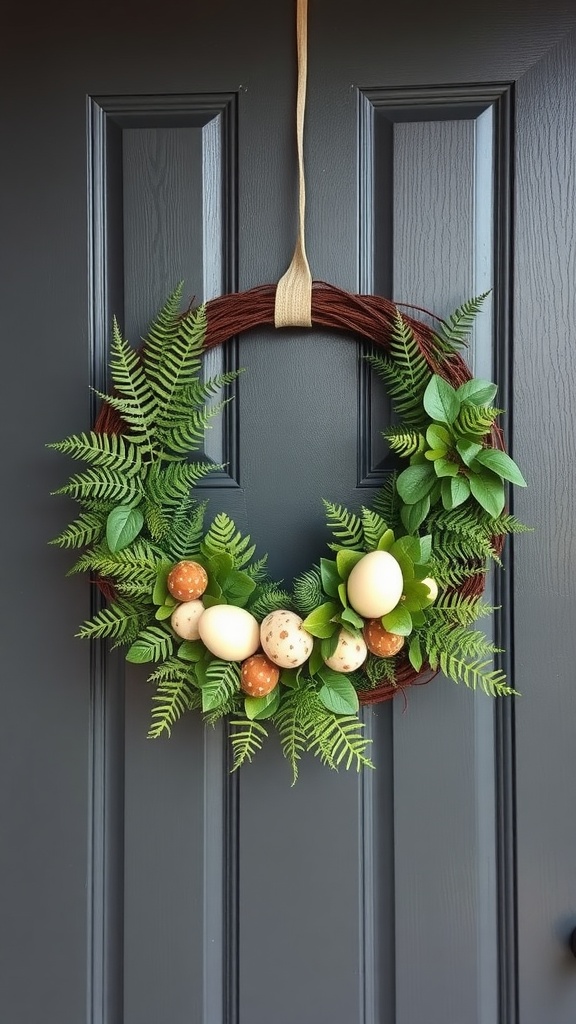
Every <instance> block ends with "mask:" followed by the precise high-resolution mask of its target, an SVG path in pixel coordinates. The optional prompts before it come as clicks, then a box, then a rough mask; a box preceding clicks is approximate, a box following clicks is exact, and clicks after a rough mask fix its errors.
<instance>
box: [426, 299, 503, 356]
mask: <svg viewBox="0 0 576 1024" xmlns="http://www.w3.org/2000/svg"><path fill="white" fill-rule="evenodd" d="M489 294H490V292H484V293H483V294H482V295H478V296H476V298H473V299H469V300H468V301H467V302H465V303H464V304H463V305H462V306H459V307H458V309H456V310H455V311H454V312H453V313H452V314H451V315H450V316H449V317H448V319H447V320H443V321H442V325H441V328H440V330H439V331H438V332H437V334H438V339H437V340H439V341H440V342H441V343H443V346H448V347H449V348H450V349H451V350H452V351H456V350H457V349H460V348H462V347H463V346H464V345H466V344H467V342H468V339H469V336H470V332H471V330H472V328H473V326H474V321H475V319H476V317H477V315H478V313H479V312H480V309H481V308H482V303H483V302H484V299H485V298H486V297H487V296H488V295H489Z"/></svg>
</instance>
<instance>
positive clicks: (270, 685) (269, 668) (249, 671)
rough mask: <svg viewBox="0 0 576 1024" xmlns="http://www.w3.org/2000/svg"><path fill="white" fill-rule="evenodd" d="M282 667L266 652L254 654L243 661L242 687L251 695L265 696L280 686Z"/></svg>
mask: <svg viewBox="0 0 576 1024" xmlns="http://www.w3.org/2000/svg"><path fill="white" fill-rule="evenodd" d="M279 678H280V669H279V668H278V667H277V666H276V665H274V663H273V662H272V661H270V659H269V658H267V657H266V655H265V654H253V655H252V657H251V658H247V659H246V661H243V662H242V672H241V677H240V689H242V690H243V691H244V693H247V694H248V696H249V697H265V696H266V694H267V693H271V692H272V690H273V689H274V688H275V687H276V686H278V680H279Z"/></svg>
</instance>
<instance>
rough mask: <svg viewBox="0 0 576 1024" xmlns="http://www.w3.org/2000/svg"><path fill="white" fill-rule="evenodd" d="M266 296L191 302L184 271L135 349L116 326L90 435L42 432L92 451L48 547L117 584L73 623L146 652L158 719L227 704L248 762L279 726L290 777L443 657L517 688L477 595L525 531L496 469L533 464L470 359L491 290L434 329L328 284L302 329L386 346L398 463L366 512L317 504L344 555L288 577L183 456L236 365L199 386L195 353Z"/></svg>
mask: <svg viewBox="0 0 576 1024" xmlns="http://www.w3.org/2000/svg"><path fill="white" fill-rule="evenodd" d="M275 295H276V286H275V285H266V286H262V287H258V288H253V289H251V290H249V291H246V292H242V293H238V294H231V295H225V296H222V297H220V298H217V299H214V300H212V301H211V302H209V303H207V304H206V305H205V306H201V307H198V308H197V309H188V310H187V311H186V312H184V313H181V312H180V302H181V288H178V289H177V290H176V291H175V292H174V293H173V295H172V296H171V297H170V298H169V300H168V301H167V303H166V305H165V306H164V308H163V310H162V311H161V312H160V314H159V315H158V317H157V319H156V320H155V322H154V323H153V324H152V326H151V328H150V330H149V333H148V336H147V338H146V339H145V342H144V347H143V349H142V351H141V352H136V351H135V350H134V349H133V348H131V346H130V345H129V344H128V343H127V342H126V341H125V340H124V339H123V337H122V335H121V333H120V331H119V329H118V326H117V325H116V324H115V325H114V339H113V345H112V358H111V375H112V380H113V383H114V393H113V394H112V395H101V396H100V397H101V398H102V399H103V404H102V407H101V410H100V413H99V415H98V418H97V421H96V423H95V426H94V430H93V431H91V432H90V433H89V434H80V435H74V436H73V437H70V438H67V439H66V440H65V441H62V442H58V443H57V444H54V445H51V446H50V447H53V448H56V449H57V450H58V451H61V452H63V453H65V454H68V455H72V456H73V457H75V458H80V459H83V460H84V461H86V462H88V463H89V467H90V468H89V469H88V470H87V471H86V472H84V473H81V474H76V475H75V476H73V477H71V478H70V481H69V482H68V483H67V484H66V485H65V486H64V487H62V488H60V489H59V491H57V492H55V493H58V494H67V495H70V496H72V497H73V498H75V499H76V500H78V501H79V502H80V505H81V509H82V511H81V515H80V517H79V518H78V519H77V520H75V521H74V522H73V523H72V524H70V526H69V527H68V528H67V529H66V530H65V531H64V532H63V533H62V534H61V535H60V536H59V537H57V538H55V540H54V541H53V542H52V543H55V544H58V545H60V546H62V547H77V548H80V547H82V548H85V549H86V550H85V551H84V552H83V554H82V555H81V556H80V559H79V560H78V561H77V563H76V564H75V566H73V568H72V570H71V571H72V572H74V571H89V572H90V573H92V574H93V577H94V578H95V579H96V581H97V583H98V585H99V586H100V589H101V590H102V592H103V594H104V596H105V597H106V599H107V605H106V607H104V608H103V609H101V610H100V611H99V612H97V613H96V615H94V616H93V617H92V619H90V620H89V621H88V622H86V623H84V624H83V626H82V627H81V629H80V633H79V635H80V636H82V637H87V638H92V639H96V638H100V637H111V638H113V639H114V641H115V643H116V644H122V645H127V646H128V652H127V655H126V657H127V660H128V661H132V662H136V663H143V662H152V663H154V664H155V665H156V668H155V670H154V671H153V672H152V675H151V676H150V677H149V678H150V680H151V681H152V682H154V683H155V684H156V687H157V689H156V694H155V697H154V702H155V703H154V707H153V712H152V726H151V730H150V735H151V736H159V735H162V734H163V733H168V734H169V732H170V728H171V726H172V725H173V724H174V723H175V721H176V720H177V719H178V718H179V717H180V715H181V714H182V713H183V712H184V711H186V710H191V709H194V708H199V709H200V710H201V711H202V713H203V714H204V717H205V719H206V720H207V721H209V722H213V721H215V720H216V719H218V718H220V717H227V718H228V719H229V721H230V726H231V738H232V744H233V752H234V765H233V767H234V768H236V767H239V765H240V764H242V763H243V762H244V761H245V760H251V759H252V756H253V755H254V753H255V752H256V751H257V750H258V749H259V747H260V746H261V745H262V742H263V740H264V739H265V737H266V735H267V729H266V727H267V725H269V724H270V723H272V724H274V725H275V726H276V728H277V730H278V732H279V733H280V739H281V742H282V746H283V750H284V753H285V755H286V756H287V758H288V759H289V761H290V762H291V764H292V768H293V773H294V779H295V778H296V775H297V767H298V760H299V757H300V755H301V752H302V751H303V750H304V749H308V750H311V751H312V752H313V753H314V754H316V755H317V756H319V757H320V758H321V759H322V761H323V762H324V763H326V764H327V765H328V766H330V767H332V768H337V767H339V766H344V767H347V768H349V767H351V766H354V767H356V768H357V769H358V770H360V768H362V767H363V766H372V764H371V761H370V760H369V758H368V755H367V747H368V744H369V741H368V740H367V739H366V738H364V737H363V735H362V728H363V726H362V723H361V722H360V721H359V719H358V717H357V712H358V707H359V704H373V703H378V702H381V701H385V700H389V699H390V698H392V697H394V696H395V695H396V694H397V693H400V692H402V693H404V692H405V690H406V688H407V687H409V686H412V685H414V684H419V683H423V682H427V681H429V680H430V679H431V678H432V677H433V676H434V675H435V674H436V673H437V672H439V671H442V672H444V674H446V675H448V676H449V677H451V678H452V679H453V680H454V681H456V682H464V683H465V684H466V685H467V686H469V687H470V688H472V689H475V688H477V687H480V688H482V689H484V690H485V691H486V692H487V693H489V694H491V695H493V696H499V695H508V694H511V693H513V692H514V691H513V690H512V689H511V687H509V686H508V684H507V682H506V679H505V677H504V675H503V673H502V672H501V671H499V670H496V669H494V668H493V666H492V664H491V662H492V659H493V655H494V653H496V648H494V646H493V645H491V644H489V643H488V641H487V640H486V637H485V636H484V634H483V632H481V631H479V630H476V629H472V628H471V626H472V624H473V623H474V622H475V621H476V619H477V618H479V617H480V616H481V615H485V614H489V613H490V612H491V611H493V609H492V608H490V607H489V606H488V605H486V604H485V603H484V602H483V601H482V594H483V591H484V586H485V575H486V571H487V568H488V563H489V561H490V560H493V561H496V562H497V563H499V561H500V558H499V556H500V554H501V551H502V545H503V540H504V536H505V534H507V533H511V532H520V531H522V530H525V529H526V527H524V526H523V525H522V524H521V523H519V522H518V520H516V519H515V517H513V516H512V515H510V514H508V513H507V512H506V510H505V507H504V506H505V491H504V488H505V486H506V485H507V484H508V483H515V484H519V485H521V486H524V480H523V478H522V475H521V473H520V471H519V469H518V467H517V466H516V464H515V463H514V462H513V461H512V459H510V457H509V456H508V455H507V454H506V452H505V446H504V439H503V435H502V431H501V429H500V427H499V426H498V425H497V418H498V415H499V413H500V412H501V411H502V410H500V409H497V408H495V407H494V406H493V404H492V403H493V400H494V397H495V395H496V390H497V389H496V386H495V385H494V384H492V383H491V382H489V381H483V380H477V379H475V378H473V377H472V374H471V372H470V370H469V369H468V366H467V365H466V362H465V361H464V359H463V358H462V356H461V355H460V349H461V348H462V346H463V344H465V342H466V338H467V336H468V334H469V332H470V329H471V326H472V323H473V320H474V317H475V315H476V313H477V312H478V310H479V308H480V305H481V302H482V299H483V296H481V297H480V298H478V299H473V300H470V301H469V302H467V303H465V304H464V305H463V306H461V307H460V309H458V310H457V311H456V312H455V313H454V314H453V315H452V317H450V318H449V319H448V320H447V321H438V322H437V325H436V326H435V327H431V326H429V325H427V324H426V323H424V322H422V321H421V320H419V319H416V318H415V317H413V316H409V315H403V314H401V313H400V312H399V310H398V308H397V307H396V305H394V303H392V302H390V301H389V300H387V299H384V298H381V297H379V296H372V295H353V294H350V293H348V292H345V291H342V290H340V289H338V288H335V287H333V286H331V285H326V284H322V283H319V282H316V283H315V284H314V286H313V290H312V325H313V326H314V327H319V328H324V329H328V330H334V331H338V332H344V333H345V334H347V335H350V336H351V337H352V339H353V340H356V341H357V340H359V339H362V340H364V341H367V342H370V343H372V344H373V346H374V349H373V351H372V353H371V354H370V355H368V356H366V358H367V359H368V360H369V362H370V363H371V364H372V366H373V368H374V370H375V371H376V373H377V374H378V375H379V376H380V377H382V379H383V380H384V382H385V384H386V386H387V389H388V392H389V394H390V397H391V400H392V404H393V406H394V408H395V411H396V413H397V414H398V417H399V419H400V425H399V426H394V427H388V428H386V429H385V430H384V431H383V434H384V436H385V438H386V439H387V440H388V442H389V444H390V447H391V448H392V450H393V451H395V452H396V453H397V455H398V456H399V457H400V459H405V460H406V462H407V464H408V465H407V468H406V469H403V470H402V471H401V472H399V473H395V474H392V475H391V477H390V479H389V480H388V481H387V482H386V484H385V485H384V487H383V488H382V489H381V491H380V492H379V493H378V494H377V496H376V498H375V499H374V501H373V503H372V505H371V506H370V507H369V508H362V509H361V510H359V511H358V512H349V511H348V510H347V509H344V508H342V507H341V506H339V505H335V504H333V503H331V502H329V501H325V502H324V505H325V509H326V513H327V525H328V528H329V529H330V531H331V533H332V538H331V543H329V545H328V547H329V549H330V551H331V552H332V554H333V555H334V554H335V557H333V558H320V559H319V564H318V565H315V566H313V567H312V568H311V569H310V570H309V571H308V572H306V573H303V574H302V575H301V576H300V577H299V578H298V579H297V580H295V581H294V585H293V590H292V592H291V593H288V592H287V591H285V590H282V589H281V587H280V584H278V583H275V582H274V581H272V580H270V579H269V578H268V577H267V575H266V572H265V558H264V559H262V558H260V559H259V560H257V561H254V560H253V554H254V546H253V545H251V544H250V538H249V537H241V535H240V534H239V533H238V531H237V530H236V528H235V525H234V524H233V523H232V521H231V520H230V519H229V518H228V517H227V516H226V515H225V514H223V513H219V514H217V515H216V516H215V518H214V520H213V522H212V525H211V526H210V527H209V529H208V530H207V531H206V530H205V528H204V525H203V522H204V512H205V503H198V502H196V501H195V500H194V499H193V497H192V496H191V494H192V495H193V486H194V484H195V483H197V482H198V481H199V480H200V479H201V478H202V477H204V476H205V475H206V474H207V473H208V472H209V471H210V470H211V469H212V468H214V467H213V466H212V464H210V463H208V462H207V461H206V460H205V459H204V458H203V457H202V456H200V461H199V462H196V463H193V462H190V452H191V451H194V450H199V449H201V447H202V442H203V437H204V432H205V430H206V428H207V427H208V426H209V420H210V419H211V417H212V416H213V415H214V414H215V413H217V412H218V410H219V409H220V408H221V405H220V406H214V405H213V404H207V400H208V399H209V398H210V396H212V395H213V394H214V393H216V392H218V391H221V389H223V388H225V387H226V386H227V385H229V384H230V383H231V382H232V380H233V379H234V378H235V377H236V376H237V374H236V373H234V372H233V373H229V374H223V375H221V376H220V377H218V378H215V379H213V380H210V381H205V382H202V381H201V376H200V372H201V354H202V352H203V351H205V350H206V349H208V348H212V347H214V346H216V345H220V344H222V343H224V342H225V341H227V340H229V339H230V338H232V337H234V336H236V335H239V334H243V333H244V332H245V331H249V330H252V329H254V328H258V327H263V326H271V325H273V324H274V311H275ZM406 308H408V309H412V310H416V311H418V308H417V307H406ZM421 312H426V311H424V310H422V311H421ZM239 622H242V623H243V625H242V626H241V628H240V627H239V626H238V623H239ZM244 627H246V629H247V631H248V633H247V634H246V633H244V634H243V635H242V636H240V638H238V635H237V631H238V628H240V632H242V630H243V629H244ZM294 630H295V632H294ZM284 638H286V639H284ZM351 652H352V654H353V656H351ZM295 653H296V657H294V654H295ZM267 720H270V722H268V721H267Z"/></svg>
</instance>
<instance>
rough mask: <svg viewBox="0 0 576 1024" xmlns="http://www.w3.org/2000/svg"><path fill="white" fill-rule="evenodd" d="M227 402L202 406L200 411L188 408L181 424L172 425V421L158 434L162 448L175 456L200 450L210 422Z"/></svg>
mask: <svg viewBox="0 0 576 1024" xmlns="http://www.w3.org/2000/svg"><path fill="white" fill-rule="evenodd" d="M228 402H229V399H226V400H224V401H223V402H220V403H219V404H218V405H210V406H204V407H203V408H202V409H191V408H188V409H187V412H186V419H185V420H184V421H183V422H178V423H174V420H172V422H171V424H170V426H169V427H167V428H166V429H163V430H160V431H159V432H158V437H159V440H160V442H161V444H162V446H163V447H164V448H167V449H168V450H169V451H171V452H174V453H175V454H176V455H186V454H187V453H188V452H192V451H198V450H200V449H201V448H202V446H203V444H204V436H205V434H206V430H207V429H208V427H209V426H210V420H211V419H213V418H214V417H215V416H218V415H219V413H220V412H221V411H222V409H223V408H224V406H225V405H227V404H228Z"/></svg>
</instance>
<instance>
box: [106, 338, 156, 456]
mask: <svg viewBox="0 0 576 1024" xmlns="http://www.w3.org/2000/svg"><path fill="white" fill-rule="evenodd" d="M110 371H111V375H112V380H113V382H114V386H115V388H116V391H117V392H118V394H119V395H120V399H119V400H118V401H119V403H120V404H121V407H122V408H121V415H122V419H123V420H124V422H125V423H126V425H127V427H128V428H129V430H130V440H132V441H135V442H136V443H139V444H146V445H147V447H148V448H149V449H150V451H152V450H153V448H154V436H153V431H154V424H155V422H156V419H157V416H158V411H159V406H158V402H157V401H156V397H155V396H154V393H153V391H152V388H151V386H150V383H149V381H148V379H147V377H146V374H145V372H144V367H143V365H142V360H141V358H140V356H139V354H138V353H137V352H135V351H134V349H133V348H132V347H131V346H130V345H129V344H128V342H127V341H125V340H124V338H123V337H122V334H121V332H120V328H119V326H118V322H117V320H116V319H114V324H113V331H112V348H111V358H110ZM104 397H105V396H104ZM106 400H107V401H109V399H108V398H106ZM111 404H112V403H111ZM119 411H120V410H119Z"/></svg>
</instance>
